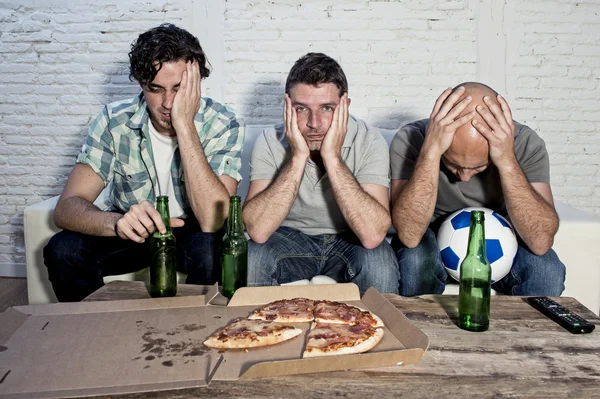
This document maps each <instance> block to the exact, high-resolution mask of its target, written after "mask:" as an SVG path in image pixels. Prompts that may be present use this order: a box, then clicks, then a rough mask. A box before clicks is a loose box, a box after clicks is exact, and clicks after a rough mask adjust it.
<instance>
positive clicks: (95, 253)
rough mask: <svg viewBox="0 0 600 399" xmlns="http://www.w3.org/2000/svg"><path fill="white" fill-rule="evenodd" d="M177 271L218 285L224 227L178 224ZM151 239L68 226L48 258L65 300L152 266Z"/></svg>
mask: <svg viewBox="0 0 600 399" xmlns="http://www.w3.org/2000/svg"><path fill="white" fill-rule="evenodd" d="M173 233H174V234H175V239H176V245H177V270H178V271H181V272H184V273H187V275H188V276H187V279H186V283H187V284H214V283H215V282H216V281H217V280H219V279H220V278H219V276H220V266H219V265H220V262H219V259H218V254H217V251H218V249H219V245H220V244H221V240H222V238H223V234H224V229H221V230H219V231H217V232H215V233H203V232H202V230H201V229H200V225H199V224H198V222H197V221H196V219H195V218H188V219H187V220H186V221H185V225H184V226H183V227H178V228H174V229H173ZM149 242H150V240H149V239H147V240H146V241H145V242H144V243H142V244H138V243H135V242H133V241H131V240H123V239H121V238H119V237H98V236H90V235H86V234H81V233H76V232H73V231H68V230H64V231H61V232H59V233H57V234H55V235H54V236H53V237H52V238H51V239H50V241H49V242H48V245H46V247H45V248H44V263H45V264H46V267H47V269H48V277H49V279H50V282H51V283H52V288H53V289H54V293H55V294H56V297H57V298H58V300H59V301H60V302H76V301H80V300H82V299H83V298H85V297H86V296H88V295H89V294H91V293H92V292H94V291H96V290H97V289H98V288H100V287H102V286H103V285H104V282H103V277H104V276H111V275H118V274H124V273H131V272H135V271H138V270H141V269H144V268H146V267H148V265H149V261H148V260H149V248H148V245H149Z"/></svg>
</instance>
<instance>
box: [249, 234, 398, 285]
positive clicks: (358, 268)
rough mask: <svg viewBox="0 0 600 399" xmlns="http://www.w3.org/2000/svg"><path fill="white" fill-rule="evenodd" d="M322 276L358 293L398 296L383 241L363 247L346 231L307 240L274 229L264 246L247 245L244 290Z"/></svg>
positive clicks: (390, 255)
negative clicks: (352, 285) (347, 284)
mask: <svg viewBox="0 0 600 399" xmlns="http://www.w3.org/2000/svg"><path fill="white" fill-rule="evenodd" d="M317 275H325V276H329V277H331V278H333V279H334V280H336V281H337V282H344V283H345V282H352V283H355V284H356V285H358V288H359V290H360V291H361V292H364V291H366V290H367V289H368V288H369V287H371V286H373V287H375V288H376V289H377V290H378V291H379V292H387V293H395V294H397V293H398V280H399V279H400V273H399V271H398V263H397V262H396V256H395V255H394V251H392V248H391V247H390V245H389V244H388V242H387V241H385V240H384V241H383V242H382V243H381V244H380V245H379V246H378V247H377V248H374V249H366V248H364V247H363V246H362V245H361V243H360V241H359V240H358V238H357V237H356V235H354V233H352V232H347V233H341V234H321V235H314V236H311V235H307V234H304V233H301V232H300V231H298V230H296V229H293V228H290V227H279V228H278V229H277V230H276V231H275V232H274V233H273V234H272V235H271V237H269V239H268V240H267V242H265V243H264V244H257V243H255V242H253V241H249V243H248V285H249V286H264V285H279V284H283V283H289V282H292V281H296V280H302V279H311V278H313V277H314V276H317Z"/></svg>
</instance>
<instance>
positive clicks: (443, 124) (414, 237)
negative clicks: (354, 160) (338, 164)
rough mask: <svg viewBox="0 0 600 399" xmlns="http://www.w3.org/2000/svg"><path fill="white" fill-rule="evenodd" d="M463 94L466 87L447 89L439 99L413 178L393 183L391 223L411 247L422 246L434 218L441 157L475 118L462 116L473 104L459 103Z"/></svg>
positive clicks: (405, 243) (471, 115)
mask: <svg viewBox="0 0 600 399" xmlns="http://www.w3.org/2000/svg"><path fill="white" fill-rule="evenodd" d="M463 93H464V87H459V88H458V89H457V90H455V91H454V92H453V91H452V89H446V90H445V91H444V92H443V93H442V94H441V95H440V96H439V97H438V99H437V100H436V102H435V105H434V106H433V110H432V111H431V116H430V117H429V123H428V124H427V131H426V133H425V140H424V142H423V146H422V147H421V151H420V153H419V157H418V158H417V162H416V164H415V169H414V171H413V174H412V176H411V177H410V179H409V180H408V181H402V180H392V193H391V194H392V195H391V200H392V203H393V207H392V221H393V223H394V227H395V228H396V232H397V233H398V238H399V239H400V241H402V243H403V244H404V245H406V246H407V247H409V248H414V247H416V246H417V245H419V242H421V238H423V235H424V234H425V231H426V230H427V226H429V222H430V220H431V217H432V216H433V212H434V210H435V204H436V201H437V191H438V181H439V174H440V160H441V157H442V154H443V153H444V152H446V150H447V149H448V148H449V147H450V144H452V140H453V139H454V133H455V132H456V129H458V128H459V127H461V126H462V125H464V124H466V123H468V122H469V121H470V120H471V119H472V118H473V116H475V112H474V111H471V112H469V113H467V114H466V115H463V116H461V117H459V115H460V114H461V112H463V110H464V109H465V108H466V106H467V105H468V104H469V102H471V96H466V97H465V98H464V99H462V100H461V101H458V99H459V98H460V96H461V95H462V94H463ZM457 101H458V102H457ZM402 182H404V183H402ZM394 201H395V202H394Z"/></svg>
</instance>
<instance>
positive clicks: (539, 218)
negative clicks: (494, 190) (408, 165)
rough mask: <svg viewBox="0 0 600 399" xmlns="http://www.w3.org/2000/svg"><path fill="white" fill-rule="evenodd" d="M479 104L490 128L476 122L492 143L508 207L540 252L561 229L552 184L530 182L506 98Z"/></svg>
mask: <svg viewBox="0 0 600 399" xmlns="http://www.w3.org/2000/svg"><path fill="white" fill-rule="evenodd" d="M483 100H484V103H485V104H486V105H487V109H486V108H485V107H483V106H478V107H477V112H479V114H481V116H482V117H483V119H484V120H485V121H486V122H487V124H488V126H489V127H490V129H488V128H487V127H485V126H483V124H481V123H477V122H476V121H475V120H474V121H473V126H474V127H475V128H476V129H477V131H478V132H479V133H481V134H482V135H483V136H484V137H485V138H486V140H487V141H488V143H489V146H490V159H491V160H492V162H493V163H494V165H496V167H497V168H498V171H499V173H500V182H501V184H502V191H503V193H504V198H505V202H506V208H507V211H508V215H509V216H510V220H511V221H512V223H513V225H514V227H515V229H516V230H517V233H518V234H519V236H520V237H521V238H522V239H523V241H524V242H525V244H527V246H528V247H529V249H530V250H531V252H533V253H534V254H536V255H543V254H545V253H546V252H548V250H549V249H550V248H551V247H552V244H553V243H554V236H555V235H556V232H557V231H558V215H557V214H556V211H555V209H554V201H553V200H552V191H551V190H550V185H549V184H545V183H533V184H530V183H529V182H528V181H527V177H526V176H525V174H524V173H523V170H522V169H521V167H520V166H519V163H518V162H517V159H516V155H515V150H514V147H515V144H514V142H515V126H514V123H513V119H512V112H511V110H510V107H509V106H508V103H507V102H506V100H505V99H504V98H503V97H502V96H500V95H498V96H497V98H496V100H497V103H496V102H494V101H493V100H492V99H491V98H490V97H488V96H486V97H484V99H483Z"/></svg>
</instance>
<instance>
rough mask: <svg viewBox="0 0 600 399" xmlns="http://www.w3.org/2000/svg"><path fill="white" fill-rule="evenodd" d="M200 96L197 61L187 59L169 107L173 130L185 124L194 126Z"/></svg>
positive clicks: (177, 129)
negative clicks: (171, 106) (170, 107)
mask: <svg viewBox="0 0 600 399" xmlns="http://www.w3.org/2000/svg"><path fill="white" fill-rule="evenodd" d="M200 97H201V90H200V68H199V67H198V62H197V61H195V60H194V61H193V62H190V61H188V62H186V70H185V71H183V74H182V76H181V84H180V85H179V90H178V91H177V94H176V95H175V99H174V100H173V108H172V109H171V123H172V125H173V128H174V129H175V132H177V131H179V130H180V129H182V128H183V127H184V126H186V124H187V125H188V126H191V127H193V126H194V118H195V117H196V114H197V113H198V110H199V109H200Z"/></svg>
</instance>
